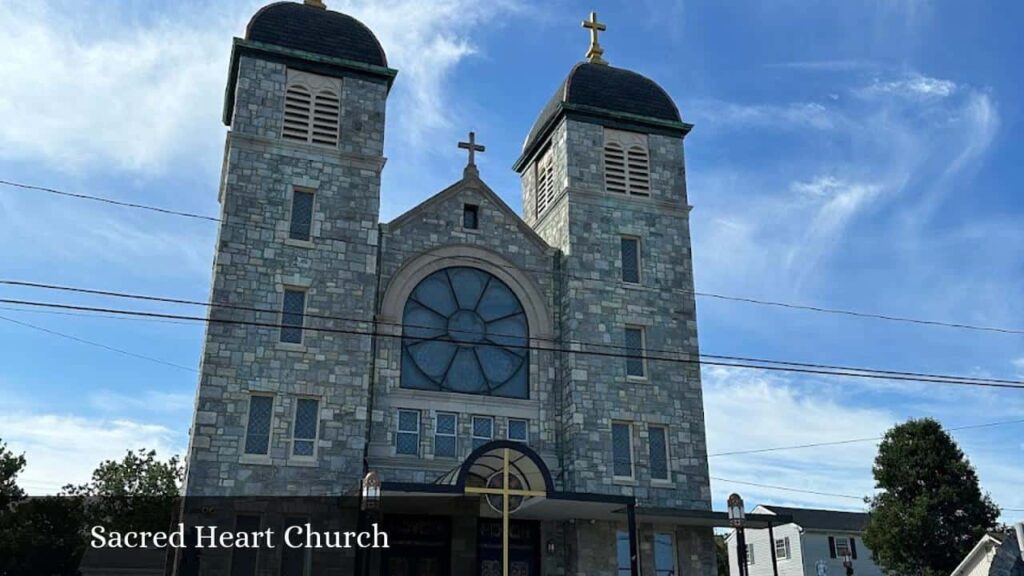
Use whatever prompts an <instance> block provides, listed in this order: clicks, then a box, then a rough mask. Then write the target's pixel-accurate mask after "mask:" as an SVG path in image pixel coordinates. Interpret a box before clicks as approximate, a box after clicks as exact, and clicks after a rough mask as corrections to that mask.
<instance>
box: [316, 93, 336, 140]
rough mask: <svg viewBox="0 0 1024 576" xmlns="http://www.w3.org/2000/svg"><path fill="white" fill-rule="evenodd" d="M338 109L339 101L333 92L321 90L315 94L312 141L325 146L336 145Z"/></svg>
mask: <svg viewBox="0 0 1024 576" xmlns="http://www.w3.org/2000/svg"><path fill="white" fill-rule="evenodd" d="M340 111H341V102H340V101H339V100H338V96H337V95H336V94H335V93H334V92H331V91H329V90H322V91H320V92H319V93H318V94H317V95H316V106H315V107H314V109H313V134H312V141H313V143H315V144H325V145H327V146H337V145H338V115H339V113H340Z"/></svg>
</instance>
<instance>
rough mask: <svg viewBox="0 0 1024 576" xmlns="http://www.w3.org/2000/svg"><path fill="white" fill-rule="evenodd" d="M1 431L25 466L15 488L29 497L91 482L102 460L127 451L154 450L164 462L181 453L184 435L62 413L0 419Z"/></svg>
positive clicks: (20, 414) (161, 428) (123, 421)
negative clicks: (93, 472) (22, 458)
mask: <svg viewBox="0 0 1024 576" xmlns="http://www.w3.org/2000/svg"><path fill="white" fill-rule="evenodd" d="M0 431H2V433H3V439H4V441H5V442H7V444H8V447H9V448H10V449H11V450H12V451H13V452H15V453H21V452H24V453H25V458H26V460H27V461H28V465H27V466H26V469H25V472H24V474H22V475H21V476H20V477H19V481H18V483H19V484H20V485H21V486H22V487H24V488H25V489H26V491H28V492H29V494H52V493H55V492H56V491H58V490H59V489H60V487H61V486H63V485H64V484H67V483H74V484H77V483H82V482H86V481H88V480H89V478H90V477H91V476H92V471H93V470H95V468H96V466H97V465H98V464H99V463H100V462H102V461H103V460H106V459H119V458H121V457H122V456H124V453H125V451H127V450H135V449H138V448H149V449H154V450H156V451H157V453H158V454H159V455H160V456H161V457H163V458H167V457H170V456H172V455H174V454H180V453H182V452H183V451H184V444H183V441H182V440H183V435H182V434H181V433H178V432H175V431H172V430H171V429H169V428H167V427H164V426H159V425H155V424H146V423H142V422H138V421H134V420H126V419H113V420H108V419H104V418H86V417H81V416H72V415H66V414H46V413H25V412H15V413H4V414H0Z"/></svg>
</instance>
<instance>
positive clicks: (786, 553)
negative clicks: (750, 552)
mask: <svg viewBox="0 0 1024 576" xmlns="http://www.w3.org/2000/svg"><path fill="white" fill-rule="evenodd" d="M780 544H781V545H782V553H781V554H780V553H779V545H780ZM774 545H775V559H776V560H789V559H791V558H792V557H793V550H792V548H791V547H790V543H789V536H783V537H782V538H776V539H775V543H774Z"/></svg>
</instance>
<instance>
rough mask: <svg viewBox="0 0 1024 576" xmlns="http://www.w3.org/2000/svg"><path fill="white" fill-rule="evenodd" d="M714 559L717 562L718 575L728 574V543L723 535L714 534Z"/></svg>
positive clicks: (726, 575)
mask: <svg viewBox="0 0 1024 576" xmlns="http://www.w3.org/2000/svg"><path fill="white" fill-rule="evenodd" d="M715 560H717V562H718V576H729V545H728V544H726V542H725V537H723V536H719V535H717V534H716V535H715Z"/></svg>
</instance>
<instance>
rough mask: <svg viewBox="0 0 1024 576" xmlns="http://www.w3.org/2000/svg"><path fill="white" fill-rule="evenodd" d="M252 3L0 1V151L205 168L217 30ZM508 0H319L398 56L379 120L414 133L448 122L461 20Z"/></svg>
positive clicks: (221, 76)
mask: <svg viewBox="0 0 1024 576" xmlns="http://www.w3.org/2000/svg"><path fill="white" fill-rule="evenodd" d="M262 4H265V2H261V1H253V0H235V1H233V2H225V3H218V4H202V5H200V4H198V3H189V4H188V5H187V6H184V5H182V6H179V7H177V8H162V9H160V10H163V12H160V13H159V14H158V15H157V16H156V17H153V18H150V19H148V20H145V21H141V20H136V21H134V22H133V25H131V26H125V25H124V22H125V19H126V17H130V16H131V14H130V13H129V12H128V11H129V7H128V5H124V4H117V5H115V4H110V3H102V2H89V3H88V4H87V8H83V7H77V6H76V9H75V10H73V11H68V10H63V9H61V8H60V7H59V6H58V5H57V4H56V3H30V4H27V5H14V4H10V3H7V4H3V5H0V28H2V29H3V30H4V34H3V35H2V36H0V52H3V54H4V58H3V59H2V61H0V77H3V78H4V82H3V83H2V84H0V115H3V117H4V119H5V120H4V123H3V124H2V125H0V158H8V159H19V160H37V159H38V160H43V161H44V162H46V163H47V164H49V165H50V166H51V167H52V168H55V169H59V170H63V171H84V170H96V169H108V168H114V169H117V170H126V171H133V172H142V173H154V172H160V171H162V170H165V169H166V168H167V167H168V165H169V164H170V163H171V162H173V161H175V160H187V161H190V162H193V163H196V162H198V163H200V164H202V165H204V166H206V167H207V169H211V170H212V169H215V168H216V165H217V162H218V161H219V159H220V157H219V149H220V147H221V146H222V137H221V136H220V134H221V133H222V132H223V130H224V129H223V126H221V125H220V108H221V105H222V99H223V94H224V84H225V82H226V81H227V78H226V74H225V71H226V70H227V61H228V54H229V48H230V41H231V37H232V36H234V35H241V34H242V31H243V29H244V24H245V22H246V21H247V20H248V18H249V17H250V16H251V15H252V14H253V13H254V12H255V11H256V9H258V8H259V7H260V6H261V5H262ZM517 5H518V4H517V3H515V2H513V1H512V0H502V1H499V2H486V3H480V2H471V1H469V0H442V1H439V2H431V3H429V4H428V3H423V2H418V1H414V0H390V1H385V2H369V1H365V0H351V1H348V2H340V1H339V2H336V3H334V4H332V6H331V7H332V8H333V9H337V10H341V11H345V12H348V13H351V14H352V15H354V16H356V17H358V18H360V19H362V20H363V21H364V22H365V23H366V24H367V25H369V26H370V27H371V28H372V29H373V30H374V32H375V33H376V34H377V35H378V37H379V38H380V40H381V42H382V44H383V45H384V47H385V50H386V51H387V53H388V57H389V63H390V64H391V65H392V66H393V67H396V68H398V69H400V71H401V75H400V80H399V81H398V82H397V83H396V88H395V91H394V93H393V96H392V99H391V100H392V103H393V106H392V108H391V111H392V113H394V114H395V116H396V118H395V120H394V121H397V122H399V123H400V124H401V125H402V127H403V129H402V130H401V131H397V130H393V131H392V134H397V135H399V136H400V137H401V138H402V139H403V141H404V142H405V143H407V144H409V145H419V144H421V143H422V142H424V137H425V136H426V135H427V134H430V133H431V131H434V130H438V129H443V128H445V127H447V125H448V123H449V122H450V116H451V114H452V112H451V110H452V109H451V107H450V106H448V102H449V98H448V97H447V96H446V91H447V90H448V80H449V76H450V73H451V72H452V71H453V70H454V68H455V66H456V65H457V64H458V63H459V62H461V61H462V60H464V59H465V58H466V57H468V56H470V55H472V54H474V53H475V52H476V48H475V46H474V43H473V40H472V39H471V38H470V36H469V32H470V31H473V30H478V29H479V28H480V25H481V24H484V23H486V22H489V21H491V20H492V19H494V18H495V17H497V16H498V15H501V14H505V13H508V12H509V11H512V10H515V9H516V8H517ZM83 12H85V13H87V14H90V16H89V18H88V24H89V25H83V22H82V21H81V19H80V15H81V14H82V13H83ZM389 121H390V120H389Z"/></svg>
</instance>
